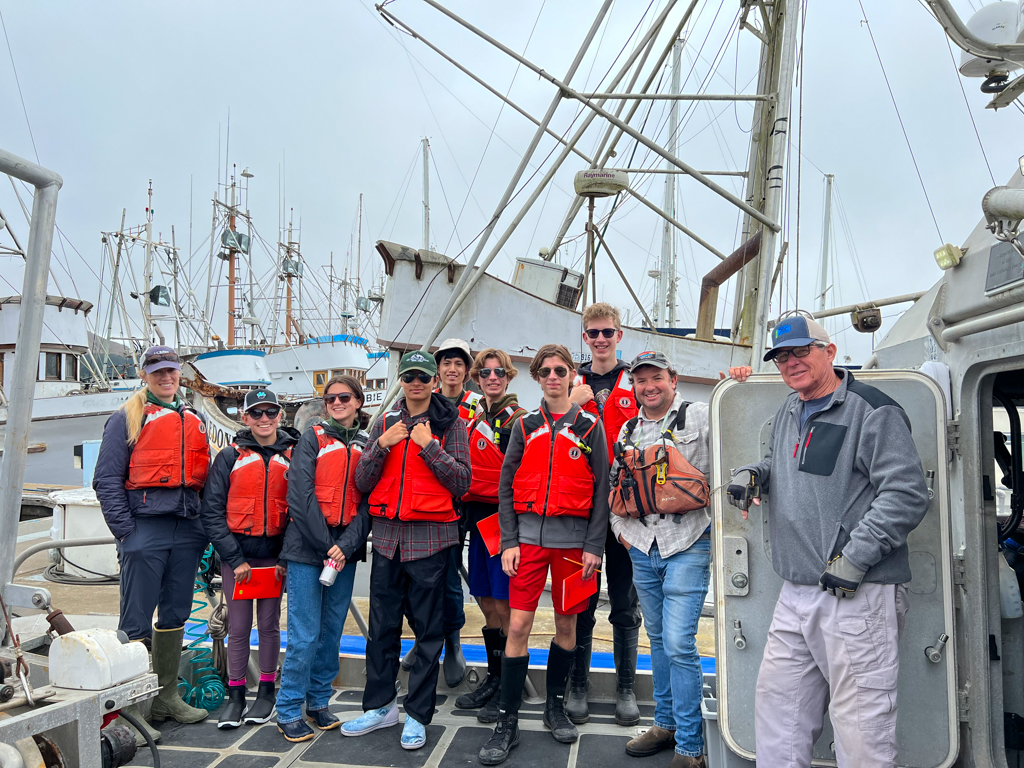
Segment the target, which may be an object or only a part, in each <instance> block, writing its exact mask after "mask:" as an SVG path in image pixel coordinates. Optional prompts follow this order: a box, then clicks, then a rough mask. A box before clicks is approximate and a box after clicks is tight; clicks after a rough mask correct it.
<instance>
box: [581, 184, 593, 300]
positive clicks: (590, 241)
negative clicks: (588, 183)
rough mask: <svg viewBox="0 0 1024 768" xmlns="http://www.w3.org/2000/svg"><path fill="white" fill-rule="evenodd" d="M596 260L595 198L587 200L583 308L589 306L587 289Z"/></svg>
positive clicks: (582, 292)
mask: <svg viewBox="0 0 1024 768" xmlns="http://www.w3.org/2000/svg"><path fill="white" fill-rule="evenodd" d="M593 258H594V198H593V197H588V198H587V255H586V256H585V257H584V258H583V290H582V291H581V292H580V296H581V297H582V298H583V306H584V307H586V306H587V288H588V287H589V286H590V263H591V260H592V259H593Z"/></svg>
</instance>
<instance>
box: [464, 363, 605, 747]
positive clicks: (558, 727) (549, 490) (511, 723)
mask: <svg viewBox="0 0 1024 768" xmlns="http://www.w3.org/2000/svg"><path fill="white" fill-rule="evenodd" d="M574 374H575V366H574V365H573V362H572V355H571V354H570V353H569V350H568V349H566V348H565V347H564V346H562V345H561V344H545V345H544V346H543V347H541V348H540V350H539V351H538V352H537V354H536V356H534V358H533V362H531V363H530V375H531V376H532V377H533V378H534V380H535V381H536V382H537V383H539V384H540V387H541V392H542V394H543V400H542V401H541V405H540V408H538V409H537V410H536V411H533V412H531V413H528V414H527V415H525V416H523V417H522V418H521V419H520V420H519V423H518V424H517V425H516V427H515V429H513V430H512V436H511V439H510V441H509V445H508V449H507V450H506V452H505V460H504V463H503V464H502V467H501V481H500V483H499V486H498V515H499V518H498V519H499V520H500V523H501V549H502V554H501V563H502V569H503V570H504V571H505V573H507V574H508V575H509V577H510V582H509V605H510V608H511V618H510V621H509V632H508V640H507V641H506V645H505V655H504V657H503V658H502V663H501V694H500V704H499V711H498V723H497V725H496V726H495V728H494V733H493V734H492V735H491V738H490V739H489V740H488V741H487V743H486V744H484V746H483V747H482V748H481V750H480V756H479V757H480V762H481V763H483V764H484V765H497V764H499V763H501V762H503V761H504V760H505V759H506V758H507V757H508V754H509V752H510V751H511V749H512V748H513V747H515V746H516V745H517V744H518V743H519V705H520V703H521V702H522V698H523V686H524V685H525V683H526V673H527V670H528V669H529V665H530V654H529V641H530V630H531V629H532V628H533V618H534V613H535V611H536V610H537V602H538V600H539V599H540V595H541V592H542V591H543V590H544V583H545V581H546V580H547V575H548V568H549V567H550V568H551V600H552V602H553V603H554V607H555V639H554V640H553V641H552V642H551V649H550V651H549V652H548V667H547V703H546V704H545V707H544V725H546V726H547V727H548V728H549V729H551V733H552V735H553V736H554V737H555V739H556V740H557V741H560V742H562V743H565V744H570V743H572V742H574V741H576V739H577V738H578V737H579V734H578V733H577V731H576V726H574V725H573V724H572V722H570V720H569V718H568V717H566V715H565V702H564V697H565V688H566V683H567V681H568V679H569V675H570V674H571V673H572V667H573V664H574V663H575V659H576V614H578V613H580V612H581V611H583V610H585V609H586V607H587V603H588V601H587V600H583V601H581V602H580V603H578V604H577V605H570V606H563V599H562V584H563V581H564V579H565V578H566V577H567V576H570V575H572V574H573V573H575V572H576V571H579V570H580V568H581V566H582V569H583V578H584V579H589V578H591V577H592V575H593V573H594V570H595V569H596V568H597V567H598V566H599V565H600V564H601V554H602V551H603V549H604V542H605V529H606V528H607V527H608V466H609V465H608V444H607V441H606V440H605V436H604V428H603V426H602V425H601V422H600V420H598V418H597V417H596V416H594V415H592V414H589V413H586V412H585V411H583V410H582V409H581V408H580V407H579V406H578V405H573V404H571V403H570V402H569V390H570V388H571V387H572V380H573V375H574ZM574 561H575V562H574Z"/></svg>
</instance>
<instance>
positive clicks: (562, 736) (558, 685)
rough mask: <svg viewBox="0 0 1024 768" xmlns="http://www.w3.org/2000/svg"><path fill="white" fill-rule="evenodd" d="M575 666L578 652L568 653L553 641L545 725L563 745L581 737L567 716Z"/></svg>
mask: <svg viewBox="0 0 1024 768" xmlns="http://www.w3.org/2000/svg"><path fill="white" fill-rule="evenodd" d="M575 666H576V651H575V650H571V651H567V650H565V649H564V648H563V647H562V646H560V645H558V643H556V642H555V641H554V640H552V641H551V649H550V650H549V651H548V671H547V689H548V696H547V701H546V702H545V704H544V725H545V726H547V727H548V728H549V729H550V730H551V735H552V736H554V737H555V741H559V742H561V743H562V744H572V743H573V742H574V741H576V739H578V738H579V737H580V734H579V731H577V730H576V726H575V725H573V724H572V721H570V720H569V718H568V717H567V716H566V714H565V688H566V686H567V685H568V683H569V677H570V676H571V675H572V670H573V667H575Z"/></svg>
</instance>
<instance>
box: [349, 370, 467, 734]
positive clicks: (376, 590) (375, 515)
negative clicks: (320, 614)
mask: <svg viewBox="0 0 1024 768" xmlns="http://www.w3.org/2000/svg"><path fill="white" fill-rule="evenodd" d="M398 375H399V378H400V380H401V386H402V392H403V393H404V396H403V397H400V398H399V399H398V402H397V403H396V404H395V406H394V408H393V409H392V410H391V411H389V412H387V413H386V414H384V416H383V417H381V418H379V419H377V421H376V422H375V423H374V425H373V428H372V429H371V431H370V437H369V443H368V445H367V448H366V451H364V452H363V456H362V458H361V459H360V461H359V466H358V467H357V468H356V477H355V480H356V487H358V488H359V490H360V491H362V492H363V493H364V494H368V497H369V498H368V504H369V513H370V515H371V517H372V525H373V529H372V530H373V565H372V570H371V571H370V637H369V639H368V640H367V643H366V689H365V690H364V692H363V710H364V711H365V714H364V715H362V716H361V717H359V718H357V719H356V720H353V721H350V722H348V723H345V724H344V725H343V726H342V729H341V730H342V733H343V734H344V735H346V736H361V735H363V734H366V733H370V732H371V731H375V730H377V729H379V728H387V727H389V726H392V725H396V724H397V723H398V700H397V697H396V694H395V681H396V680H397V679H398V666H399V651H400V649H401V643H402V615H403V608H406V607H407V608H408V610H409V612H410V614H411V622H410V623H411V625H412V629H413V632H415V634H416V642H417V644H418V646H419V651H418V652H417V653H416V658H415V662H414V663H413V667H412V670H411V671H410V672H409V695H408V696H406V698H405V712H406V719H405V728H404V731H403V733H402V747H403V748H404V749H419V748H420V747H422V746H423V745H424V744H426V726H427V725H428V724H429V723H430V721H431V719H432V718H433V714H434V703H435V699H436V689H437V672H438V660H439V659H440V657H441V648H442V646H443V645H444V631H443V616H442V614H443V611H442V607H441V606H442V603H443V600H444V591H445V578H446V576H447V574H448V561H449V555H450V553H449V550H450V549H451V548H452V547H454V546H458V543H459V523H458V517H457V515H456V513H455V506H454V503H453V499H454V498H455V497H459V496H462V494H464V493H465V492H466V491H467V490H469V481H470V472H471V470H470V459H469V444H468V440H467V437H466V427H465V425H464V424H463V423H462V421H461V420H460V419H459V414H458V410H457V409H456V408H455V406H454V405H452V404H451V403H450V402H449V401H448V400H447V399H445V398H444V397H443V396H441V395H440V394H436V393H434V392H433V389H434V387H435V385H436V383H437V363H436V362H435V361H434V358H433V357H431V356H430V355H429V354H425V353H423V352H421V351H419V350H415V351H413V352H407V353H406V354H405V355H403V356H402V360H401V362H400V363H399V366H398Z"/></svg>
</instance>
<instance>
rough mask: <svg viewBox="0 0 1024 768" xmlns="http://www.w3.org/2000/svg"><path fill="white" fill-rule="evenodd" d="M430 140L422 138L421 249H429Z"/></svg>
mask: <svg viewBox="0 0 1024 768" xmlns="http://www.w3.org/2000/svg"><path fill="white" fill-rule="evenodd" d="M429 159H430V141H429V140H428V139H423V250H424V251H429V250H430V163H429Z"/></svg>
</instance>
